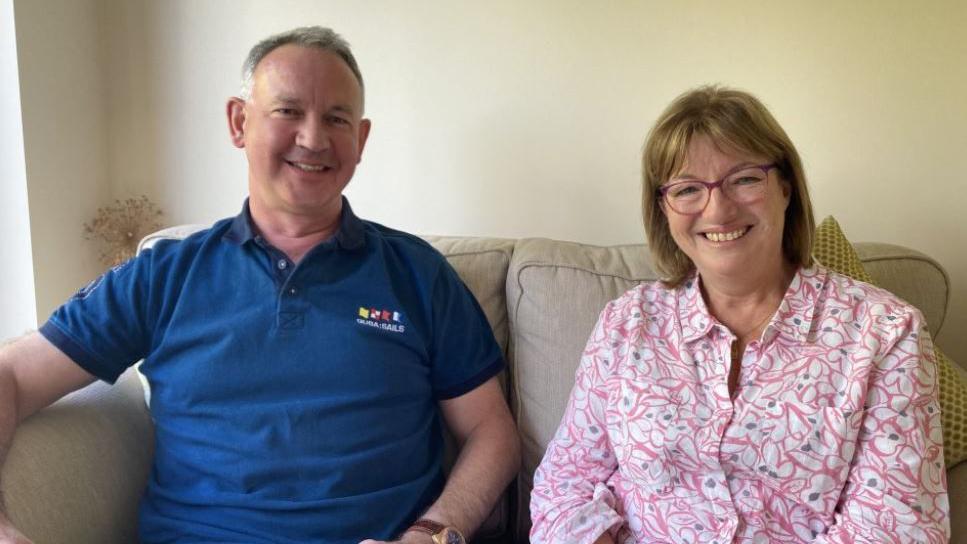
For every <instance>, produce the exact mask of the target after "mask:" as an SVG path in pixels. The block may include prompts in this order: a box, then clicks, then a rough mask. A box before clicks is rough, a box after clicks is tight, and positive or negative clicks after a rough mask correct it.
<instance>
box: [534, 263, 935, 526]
mask: <svg viewBox="0 0 967 544" xmlns="http://www.w3.org/2000/svg"><path fill="white" fill-rule="evenodd" d="M733 339H734V336H733V334H732V333H731V332H730V331H729V330H728V329H727V328H725V327H724V326H723V325H721V324H720V323H718V322H717V321H716V319H715V318H714V317H712V316H711V315H710V314H709V312H708V309H707V308H706V306H705V302H704V301H703V299H702V296H701V294H700V289H699V287H698V280H697V278H693V279H691V280H689V281H687V282H686V283H685V284H683V285H682V286H681V287H679V288H677V289H667V288H665V287H663V286H662V285H661V284H660V283H657V282H656V283H646V284H642V285H640V286H638V287H636V288H634V289H632V290H631V291H628V292H627V293H625V294H624V295H623V296H621V297H620V298H618V299H617V300H614V301H612V302H611V303H609V304H608V306H607V307H606V308H605V309H604V311H603V312H602V313H601V317H600V319H599V321H598V324H597V326H596V327H595V329H594V332H593V333H592V334H591V338H590V339H589V340H588V344H587V348H586V349H585V351H584V355H583V357H582V358H581V364H580V367H579V368H578V371H577V380H576V383H575V385H574V389H573V390H572V392H571V398H570V401H569V403H568V406H567V410H566V412H565V414H564V419H563V421H562V422H561V426H560V428H559V429H558V431H557V434H556V436H555V437H554V439H553V440H552V441H551V443H550V445H549V446H548V449H547V453H546V454H545V456H544V460H543V461H542V462H541V465H540V467H539V468H538V469H537V473H536V474H535V475H534V491H533V494H532V496H531V516H532V518H533V522H534V525H533V529H532V531H531V541H532V542H534V543H544V542H548V543H551V542H553V543H563V542H580V543H591V542H594V541H595V540H596V539H597V538H598V537H599V536H600V535H602V534H603V533H604V532H605V531H610V532H611V535H612V537H614V538H615V540H616V542H621V543H631V542H642V543H675V544H678V543H686V542H688V543H717V544H727V543H732V542H741V543H780V542H782V543H798V542H826V543H833V542H840V543H845V542H864V543H876V544H883V543H912V542H923V543H933V542H938V543H939V542H947V539H948V535H949V532H950V529H949V522H948V519H947V516H948V510H949V508H948V504H947V492H946V479H945V478H946V477H945V472H944V463H943V451H942V448H941V444H942V440H941V432H940V410H939V406H938V403H937V368H936V361H935V360H934V355H933V347H932V344H931V341H930V337H929V333H928V332H927V330H926V328H925V327H924V324H923V318H922V317H921V315H920V313H919V312H918V311H917V310H916V309H914V308H913V307H911V306H910V305H908V304H906V303H904V302H903V301H901V300H899V299H898V298H896V297H894V296H893V295H891V294H889V293H887V292H886V291H883V290H881V289H877V288H875V287H872V286H870V285H867V284H864V283H860V282H856V281H853V280H850V279H849V278H846V277H844V276H841V275H839V274H836V273H833V272H830V271H827V270H826V269H824V268H822V267H819V266H815V267H813V268H809V269H802V270H800V271H799V272H797V274H796V276H795V278H794V279H793V281H792V284H791V285H790V286H789V290H788V291H787V293H786V295H785V297H784V298H783V301H782V303H781V304H780V306H779V309H778V311H777V312H776V314H775V315H774V316H773V317H772V320H771V321H770V322H769V324H768V325H767V327H766V329H765V332H764V333H763V334H762V337H761V338H760V339H759V340H758V341H753V342H751V343H750V344H749V345H748V347H747V348H746V350H745V353H744V354H743V356H742V368H741V371H740V376H739V387H738V390H737V396H736V398H735V399H734V400H731V399H730V398H729V393H728V386H727V384H726V380H727V376H728V374H729V365H730V364H731V355H730V353H731V344H732V340H733Z"/></svg>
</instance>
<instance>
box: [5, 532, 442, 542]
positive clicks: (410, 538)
mask: <svg viewBox="0 0 967 544" xmlns="http://www.w3.org/2000/svg"><path fill="white" fill-rule="evenodd" d="M2 542H3V541H2V540H0V544H2ZM392 542H398V543H400V544H433V538H431V537H430V535H428V534H426V533H421V532H420V531H407V532H405V533H403V536H401V537H400V539H399V540H393V541H392ZM359 544H390V542H387V541H385V540H371V539H370V540H364V541H362V542H360V543H359Z"/></svg>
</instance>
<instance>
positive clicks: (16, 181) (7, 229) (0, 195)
mask: <svg viewBox="0 0 967 544" xmlns="http://www.w3.org/2000/svg"><path fill="white" fill-rule="evenodd" d="M0 81H8V82H13V83H14V84H13V85H0V119H3V122H2V123H0V203H2V204H0V205H2V208H0V232H2V233H4V243H3V244H0V263H3V265H4V266H3V268H4V277H3V281H0V307H2V308H3V311H0V342H2V341H3V339H4V338H10V337H12V336H17V335H20V334H23V333H24V332H25V331H27V330H29V329H31V328H33V326H34V324H35V323H36V321H37V308H36V306H35V302H34V267H33V261H32V258H31V253H30V213H29V210H28V209H27V171H26V167H25V165H24V140H23V125H22V124H21V119H20V87H19V86H18V85H17V84H16V83H17V81H18V78H17V40H16V36H15V34H14V16H13V0H0Z"/></svg>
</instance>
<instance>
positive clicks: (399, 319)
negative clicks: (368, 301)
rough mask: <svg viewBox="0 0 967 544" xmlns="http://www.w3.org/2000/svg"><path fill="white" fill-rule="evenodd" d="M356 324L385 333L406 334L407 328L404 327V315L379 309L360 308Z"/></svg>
mask: <svg viewBox="0 0 967 544" xmlns="http://www.w3.org/2000/svg"><path fill="white" fill-rule="evenodd" d="M356 323H359V324H360V325H366V326H367V327H375V328H377V329H382V330H384V331H392V332H406V326H405V325H403V315H402V314H401V313H399V312H394V311H392V310H380V309H378V308H366V307H364V306H360V307H359V312H358V313H357V317H356Z"/></svg>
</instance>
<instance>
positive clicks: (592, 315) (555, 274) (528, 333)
mask: <svg viewBox="0 0 967 544" xmlns="http://www.w3.org/2000/svg"><path fill="white" fill-rule="evenodd" d="M650 263H651V259H650V256H649V255H648V252H647V250H646V248H645V246H642V245H633V246H620V247H610V248H604V247H593V246H587V245H581V244H574V243H566V242H556V241H553V240H544V239H528V240H522V241H520V242H518V244H517V248H516V250H515V251H514V260H513V262H512V263H511V268H510V272H509V273H508V274H507V294H508V296H507V301H508V304H509V307H510V324H511V330H512V331H513V333H512V335H511V352H512V357H513V361H514V368H513V380H514V384H515V396H514V398H513V399H512V402H513V405H514V407H515V408H516V413H517V422H518V427H519V432H520V436H521V444H522V447H523V460H522V472H521V477H520V479H519V482H518V485H519V489H518V494H519V497H520V499H522V500H521V501H520V503H519V504H520V507H519V509H518V518H517V519H518V523H517V528H516V531H517V538H518V541H519V542H526V541H527V540H526V538H527V537H526V535H527V532H528V530H529V528H530V518H529V513H528V503H529V500H528V499H529V497H530V491H531V487H532V478H533V475H534V470H535V469H536V468H537V465H538V463H540V461H541V458H542V457H543V455H544V450H545V448H546V447H547V444H548V442H549V441H550V439H551V437H552V436H553V435H554V432H555V431H556V430H557V426H558V423H560V420H561V415H562V414H563V413H564V407H565V404H566V403H567V398H568V395H569V393H570V391H571V387H572V386H573V385H574V372H575V370H576V369H577V364H578V360H579V359H580V355H581V352H582V351H583V350H584V344H585V342H586V340H587V338H588V335H589V334H590V333H591V329H592V328H593V327H594V324H595V322H596V321H597V318H598V314H599V313H600V311H601V310H602V309H603V308H604V306H605V304H607V303H608V301H610V300H612V299H615V298H617V297H618V296H619V295H621V293H624V292H625V291H627V290H628V289H631V288H632V287H633V286H634V285H636V284H637V283H639V282H641V281H645V280H653V279H655V278H656V276H655V272H654V271H653V270H652V267H651V264H650Z"/></svg>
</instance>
